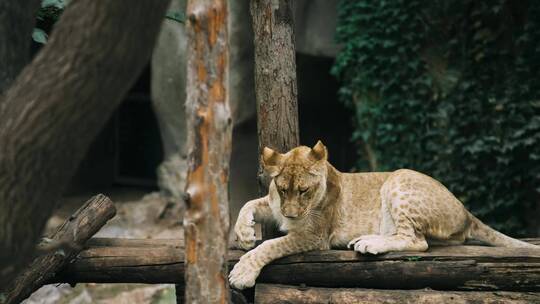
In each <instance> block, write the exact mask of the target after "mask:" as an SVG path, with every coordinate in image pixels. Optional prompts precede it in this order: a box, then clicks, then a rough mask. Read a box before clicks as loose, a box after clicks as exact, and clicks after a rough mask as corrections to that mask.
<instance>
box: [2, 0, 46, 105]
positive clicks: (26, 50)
mask: <svg viewBox="0 0 540 304" xmlns="http://www.w3.org/2000/svg"><path fill="white" fill-rule="evenodd" d="M40 2H41V1H39V0H27V1H21V0H3V1H0V95H1V94H2V93H3V92H4V91H5V90H6V89H7V88H8V87H9V85H11V83H12V82H13V80H14V79H15V77H17V75H18V74H19V73H20V72H21V70H22V69H23V67H24V66H25V65H26V64H27V63H28V61H30V44H31V42H32V30H33V29H34V24H35V21H36V11H37V9H38V7H39V4H40Z"/></svg>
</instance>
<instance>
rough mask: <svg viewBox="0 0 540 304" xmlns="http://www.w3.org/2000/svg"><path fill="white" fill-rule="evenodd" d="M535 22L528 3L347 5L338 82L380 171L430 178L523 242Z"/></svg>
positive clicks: (536, 56)
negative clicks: (415, 173) (406, 170)
mask: <svg viewBox="0 0 540 304" xmlns="http://www.w3.org/2000/svg"><path fill="white" fill-rule="evenodd" d="M539 22H540V2H537V1H532V0H530V1H511V0H494V1H487V0H483V1H472V0H459V1H444V0H436V1H432V0H431V1H429V0H424V1H422V0H393V1H384V0H342V1H341V2H340V6H339V23H338V29H337V38H338V41H339V42H340V43H342V44H343V49H342V51H341V52H340V54H339V55H338V57H337V59H336V63H335V66H334V68H333V73H334V74H335V75H336V76H337V77H338V78H339V79H340V80H341V82H342V87H341V89H340V99H341V100H342V101H343V102H344V103H345V104H346V105H348V106H349V107H350V108H351V109H352V110H354V122H355V124H356V130H357V131H356V132H355V133H354V134H353V140H354V141H355V142H358V143H361V145H363V146H369V147H370V148H371V149H372V150H373V151H374V154H375V155H376V157H377V164H378V168H377V169H379V170H394V169H397V168H403V167H405V168H412V169H416V170H419V171H421V172H425V173H427V174H429V175H431V176H434V177H436V178H437V179H439V180H441V181H442V182H443V183H444V184H445V185H446V186H447V187H448V188H449V189H450V190H451V191H452V192H453V193H455V194H456V196H457V197H458V198H459V199H460V200H461V201H462V202H463V203H464V204H465V205H466V206H467V207H468V208H469V209H470V210H471V211H472V212H473V213H474V214H475V215H477V216H479V217H480V218H482V219H483V220H485V221H486V222H487V223H489V224H490V225H492V226H494V227H495V228H497V229H500V230H502V231H505V232H512V233H514V234H524V233H525V227H526V226H525V223H524V221H523V219H524V218H525V217H526V213H527V212H528V211H529V210H531V209H532V208H534V207H533V206H534V205H535V204H536V203H537V202H538V201H540V96H539V95H540V78H539V77H538V76H537V71H539V68H540V23H539ZM365 150H366V149H364V148H362V149H359V154H362V153H363V151H365ZM367 163H368V162H367V161H366V158H362V159H361V160H360V161H359V163H358V167H359V168H360V169H366V168H367Z"/></svg>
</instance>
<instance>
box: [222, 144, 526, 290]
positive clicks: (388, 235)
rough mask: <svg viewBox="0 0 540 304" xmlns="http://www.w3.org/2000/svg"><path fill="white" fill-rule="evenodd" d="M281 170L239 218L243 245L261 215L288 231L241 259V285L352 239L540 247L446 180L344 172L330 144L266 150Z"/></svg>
mask: <svg viewBox="0 0 540 304" xmlns="http://www.w3.org/2000/svg"><path fill="white" fill-rule="evenodd" d="M262 157H263V164H264V166H265V170H266V171H267V172H268V174H269V175H270V176H271V177H273V180H272V182H271V183H270V187H269V192H268V195H267V196H265V197H262V198H259V199H256V200H252V201H250V202H248V203H246V204H245V205H244V207H243V208H242V210H240V214H239V216H238V220H237V222H236V225H235V228H234V229H235V233H236V236H237V239H238V245H239V246H240V247H241V248H244V249H246V250H248V249H251V248H253V246H254V245H255V231H254V229H253V226H254V224H255V222H261V221H274V222H276V223H277V224H278V225H279V227H280V229H281V230H282V231H284V232H287V235H285V236H283V237H280V238H276V239H272V240H267V241H265V242H263V243H262V244H261V245H260V246H258V247H257V248H255V249H253V250H251V251H249V252H247V253H246V254H245V255H244V256H242V257H241V258H240V261H239V262H238V263H237V264H236V265H235V267H234V269H233V270H232V271H231V273H230V275H229V281H230V283H231V285H232V286H233V287H236V288H240V289H242V288H246V287H251V286H253V285H254V284H255V279H256V278H257V276H258V275H259V273H260V271H261V269H262V268H263V267H264V265H266V264H268V263H270V262H271V261H273V260H275V259H278V258H280V257H283V256H286V255H290V254H294V253H299V252H304V251H309V250H315V249H329V248H331V247H334V248H342V247H345V246H347V245H348V246H349V247H352V248H354V250H355V251H358V252H360V253H363V254H365V253H370V254H381V253H385V252H388V251H406V250H407V251H411V250H412V251H425V250H427V248H428V242H432V241H437V242H438V243H441V242H442V243H445V244H461V243H463V242H464V241H465V240H466V239H467V238H471V237H472V238H475V239H478V240H481V241H484V242H486V243H487V244H489V245H496V246H507V247H536V246H534V245H531V244H528V243H525V242H521V241H519V240H516V239H512V238H510V237H508V236H506V235H504V234H502V233H500V232H497V231H495V230H493V229H491V228H489V227H488V226H486V225H484V224H483V223H482V222H480V221H479V220H478V219H476V218H475V217H474V216H472V215H471V214H470V213H469V212H468V211H467V210H466V209H465V208H464V207H463V205H462V204H461V202H460V201H459V200H458V199H457V198H456V197H455V196H454V195H453V194H452V193H450V191H448V189H446V187H444V186H443V185H442V184H441V183H439V182H438V181H436V180H435V179H433V178H431V177H429V176H427V175H424V174H422V173H419V172H416V171H413V170H407V169H401V170H397V171H395V172H391V173H341V172H339V171H337V170H336V169H335V168H334V167H333V166H332V165H330V163H328V162H327V151H326V147H324V145H323V144H322V143H321V142H320V141H319V142H318V143H317V144H316V145H315V147H313V148H312V149H311V148H309V147H305V146H300V147H297V148H295V149H292V150H291V151H289V152H287V153H286V154H280V153H277V152H275V151H273V150H271V149H269V148H265V149H264V150H263V155H262Z"/></svg>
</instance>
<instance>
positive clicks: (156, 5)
mask: <svg viewBox="0 0 540 304" xmlns="http://www.w3.org/2000/svg"><path fill="white" fill-rule="evenodd" d="M168 2H169V0H157V1H155V0H154V1H151V0H141V1H136V2H133V1H129V0H117V1H106V0H79V1H73V2H72V3H70V5H69V6H68V7H67V9H66V11H65V12H64V13H63V14H62V17H61V19H60V20H59V22H58V23H57V24H56V26H55V29H54V31H53V33H52V35H51V37H50V39H49V41H48V43H47V44H46V45H45V46H44V48H43V49H42V50H41V52H40V53H39V54H37V56H36V57H35V58H34V60H33V62H32V63H31V64H30V65H28V66H26V68H24V69H23V71H22V72H21V73H20V74H19V76H18V77H17V79H16V80H15V82H14V83H13V85H12V86H11V87H10V89H9V90H8V91H7V92H6V94H5V96H4V97H3V100H0V117H2V119H1V120H0V172H1V175H0V248H2V250H1V251H0V286H3V285H5V284H7V283H9V282H11V281H12V280H13V278H14V276H15V274H16V273H17V272H18V271H19V270H20V269H21V267H22V266H23V265H24V264H26V263H27V262H29V259H30V258H31V257H32V255H33V251H34V247H35V244H36V243H37V240H38V239H39V237H40V235H41V232H42V230H43V227H44V225H45V222H46V220H47V219H48V218H49V216H50V214H51V211H52V210H54V206H55V203H56V201H58V199H59V198H60V196H61V194H62V192H63V189H64V188H65V186H66V185H67V183H68V182H69V180H70V178H71V177H72V175H73V174H74V172H75V170H76V168H77V165H78V163H79V161H80V160H81V159H82V157H83V156H84V153H85V151H86V150H87V148H88V146H89V144H90V142H91V141H92V139H93V138H94V137H95V135H96V134H97V132H98V131H99V130H100V129H101V128H102V127H103V125H104V124H105V122H106V121H107V120H108V118H109V116H110V115H111V114H112V112H113V110H114V109H115V108H116V106H117V105H118V104H119V103H120V101H121V100H122V97H123V96H124V95H125V93H126V92H127V90H128V89H129V88H130V86H131V85H132V84H133V82H134V81H135V80H136V78H137V75H138V74H139V73H140V71H141V70H142V68H143V67H144V66H145V64H146V63H147V62H148V59H149V57H150V53H151V51H152V46H153V44H154V41H155V38H156V36H157V33H158V30H159V26H160V24H161V21H162V18H163V16H164V13H165V9H166V8H167V5H168ZM126 8H129V9H126Z"/></svg>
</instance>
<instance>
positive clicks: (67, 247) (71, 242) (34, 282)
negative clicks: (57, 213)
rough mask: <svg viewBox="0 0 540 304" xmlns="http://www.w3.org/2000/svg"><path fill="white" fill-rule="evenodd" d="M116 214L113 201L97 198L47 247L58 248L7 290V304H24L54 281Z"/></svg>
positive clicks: (41, 258)
mask: <svg viewBox="0 0 540 304" xmlns="http://www.w3.org/2000/svg"><path fill="white" fill-rule="evenodd" d="M115 214H116V209H115V208H114V205H113V203H112V202H111V200H110V199H109V198H108V197H106V196H104V195H101V194H100V195H97V196H94V197H93V198H91V199H90V200H88V201H87V202H86V203H85V204H84V205H83V206H82V207H81V208H79V210H77V211H76V212H75V213H74V214H73V215H72V216H71V217H70V218H69V219H67V220H66V221H65V222H64V223H63V224H62V225H61V226H60V227H59V228H58V230H57V231H56V232H55V233H54V234H53V235H52V236H51V237H50V238H48V241H47V242H48V243H47V244H46V247H47V246H49V245H50V244H51V243H53V244H54V243H56V246H57V247H58V248H55V250H53V251H51V252H49V253H46V254H44V255H42V256H38V257H37V258H35V259H34V260H33V261H32V263H31V264H30V265H29V266H28V268H27V269H26V270H25V271H24V272H22V273H21V274H20V275H19V276H17V278H16V279H15V281H13V282H12V284H11V285H8V287H7V288H6V295H5V302H2V301H1V300H0V302H2V303H6V304H10V303H20V302H21V301H22V300H24V299H26V298H27V297H28V296H30V295H31V294H32V292H34V291H35V290H37V289H38V288H40V287H41V286H42V285H43V284H44V283H46V282H47V281H48V280H50V279H51V278H52V277H53V276H54V275H55V273H56V272H58V271H59V270H61V269H62V268H63V267H64V266H65V265H67V264H68V263H69V262H70V261H71V260H73V259H74V258H75V257H76V256H77V254H78V253H79V252H80V251H81V250H82V249H83V245H84V244H85V242H86V241H87V240H88V239H89V238H91V237H92V236H93V235H94V234H96V233H97V232H98V231H99V229H101V227H103V225H105V223H107V221H108V220H109V219H111V218H112V217H114V215H115Z"/></svg>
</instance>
